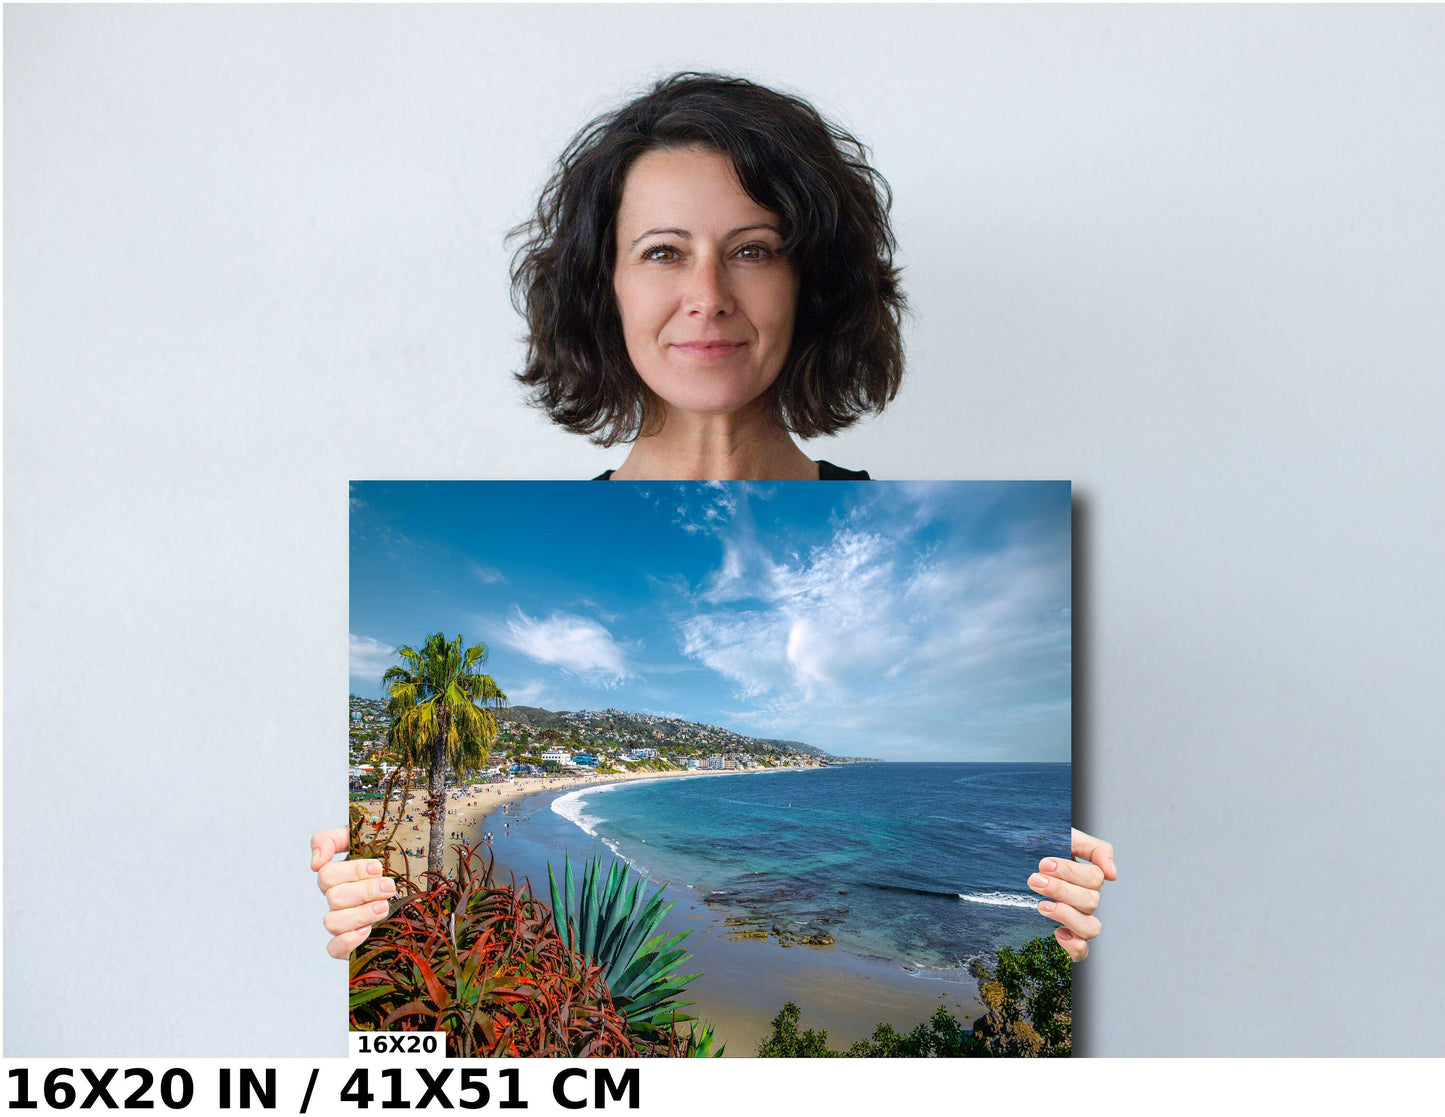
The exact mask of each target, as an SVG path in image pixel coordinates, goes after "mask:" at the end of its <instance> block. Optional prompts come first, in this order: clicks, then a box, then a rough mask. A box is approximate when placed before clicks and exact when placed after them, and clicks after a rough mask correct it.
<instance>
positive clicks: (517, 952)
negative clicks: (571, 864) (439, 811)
mask: <svg viewBox="0 0 1445 1117" xmlns="http://www.w3.org/2000/svg"><path fill="white" fill-rule="evenodd" d="M458 851H459V858H458V861H459V863H458V867H457V875H456V878H455V879H452V878H448V877H445V876H442V875H441V874H439V873H432V872H428V873H426V874H425V880H426V888H425V890H424V891H419V892H415V893H413V894H412V895H410V896H407V897H406V898H405V899H404V900H402V901H401V902H400V904H399V905H398V907H397V909H396V911H395V912H394V913H393V914H392V915H391V917H390V918H388V919H386V920H383V921H382V922H381V923H379V924H377V925H376V927H375V929H374V930H373V931H372V933H371V935H370V937H368V938H367V940H366V941H365V942H364V943H363V944H362V946H361V947H360V948H358V949H357V951H356V952H355V953H354V954H353V955H352V958H351V1027H352V1028H353V1030H360V1031H441V1032H445V1033H446V1034H447V1054H448V1055H452V1056H458V1057H463V1058H468V1057H480V1056H493V1057H505V1056H524V1055H527V1056H531V1055H559V1056H572V1057H577V1056H586V1055H596V1056H607V1057H613V1058H617V1057H627V1056H635V1055H641V1054H649V1053H652V1051H651V1049H650V1048H649V1046H648V1045H647V1044H646V1043H645V1042H644V1041H641V1040H639V1039H638V1037H635V1036H633V1035H632V1034H631V1033H630V1031H629V1030H628V1025H627V1019H626V1017H625V1016H624V1015H623V1014H622V1013H621V1012H619V1011H618V1010H617V1008H616V1007H615V1006H614V1005H613V1003H612V997H611V995H610V994H609V993H608V991H607V986H606V984H605V982H604V981H603V980H602V971H601V969H600V968H599V967H598V966H595V965H591V964H590V963H589V962H588V960H587V959H585V958H583V957H580V956H579V955H577V954H576V953H574V952H573V951H572V950H570V949H569V948H568V946H567V944H566V943H565V942H563V940H562V939H561V938H560V937H559V936H558V934H557V930H556V927H555V925H554V923H553V920H552V917H551V913H550V911H549V910H548V909H547V907H546V906H545V905H544V904H542V903H540V902H539V901H538V900H537V899H536V898H534V897H533V896H532V895H531V893H530V891H529V890H528V889H527V888H526V887H525V886H524V887H523V888H521V889H517V888H516V887H515V885H513V886H510V887H509V886H496V885H494V883H493V881H492V862H491V858H490V856H487V857H485V858H484V857H483V853H482V851H481V850H480V849H477V848H472V847H468V846H461V847H458ZM671 1046H675V1043H672V1044H664V1045H662V1047H663V1050H659V1051H657V1052H656V1053H658V1054H664V1053H671V1052H670V1051H668V1050H667V1048H669V1047H671Z"/></svg>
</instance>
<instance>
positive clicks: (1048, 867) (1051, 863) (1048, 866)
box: [1039, 857, 1059, 873]
mask: <svg viewBox="0 0 1445 1117" xmlns="http://www.w3.org/2000/svg"><path fill="white" fill-rule="evenodd" d="M1039 868H1040V869H1041V870H1043V871H1044V872H1046V873H1054V872H1058V869H1059V863H1058V862H1057V861H1055V860H1054V859H1053V858H1052V857H1050V858H1049V859H1048V860H1047V861H1045V862H1044V863H1043V864H1042V865H1040V866H1039Z"/></svg>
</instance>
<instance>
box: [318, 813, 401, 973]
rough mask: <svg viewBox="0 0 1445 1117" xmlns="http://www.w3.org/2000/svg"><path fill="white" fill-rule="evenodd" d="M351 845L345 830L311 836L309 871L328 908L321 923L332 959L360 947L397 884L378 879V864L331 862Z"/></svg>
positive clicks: (339, 828) (365, 861)
mask: <svg viewBox="0 0 1445 1117" xmlns="http://www.w3.org/2000/svg"><path fill="white" fill-rule="evenodd" d="M350 842H351V834H350V832H349V831H348V830H347V828H346V827H345V826H341V827H338V828H337V829H335V830H322V831H321V832H320V833H319V834H312V835H311V868H312V871H314V872H315V873H316V886H317V887H318V888H320V889H321V891H322V892H325V893H326V903H327V905H328V906H329V908H330V910H329V911H328V912H327V913H326V917H325V918H324V919H323V920H322V921H321V922H322V923H323V924H325V926H326V929H327V930H328V931H330V932H331V941H330V942H329V943H327V944H326V953H327V954H330V955H331V957H333V958H345V957H346V956H347V955H348V954H350V953H351V952H352V951H353V950H355V949H356V948H357V947H358V946H360V945H361V943H362V942H363V941H364V940H365V938H366V936H367V935H369V934H371V925H372V924H373V923H375V922H376V921H377V920H379V919H382V918H384V917H385V915H386V912H387V908H388V906H389V905H388V903H387V900H388V899H389V898H390V897H392V896H395V895H396V881H394V880H392V879H391V878H390V877H386V876H382V875H381V862H380V861H377V860H375V859H372V858H362V859H360V860H356V861H332V860H331V859H332V858H333V857H335V856H336V855H337V854H338V853H344V852H345V851H346V850H347V849H348V848H350Z"/></svg>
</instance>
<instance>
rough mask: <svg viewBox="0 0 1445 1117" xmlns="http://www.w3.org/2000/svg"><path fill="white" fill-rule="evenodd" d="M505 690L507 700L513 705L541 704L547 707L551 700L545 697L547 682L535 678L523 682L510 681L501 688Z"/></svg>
mask: <svg viewBox="0 0 1445 1117" xmlns="http://www.w3.org/2000/svg"><path fill="white" fill-rule="evenodd" d="M503 689H505V690H506V692H507V702H508V703H509V704H510V705H513V706H542V707H547V708H550V707H548V706H547V704H548V702H550V701H552V700H551V699H549V698H548V697H547V684H546V683H543V682H541V681H540V680H537V679H529V680H527V681H526V682H525V683H512V684H510V685H509V686H507V687H505V688H503Z"/></svg>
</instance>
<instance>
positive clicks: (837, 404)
mask: <svg viewBox="0 0 1445 1117" xmlns="http://www.w3.org/2000/svg"><path fill="white" fill-rule="evenodd" d="M891 201H892V195H891V192H890V190H889V188H888V184H887V182H886V181H885V180H884V178H883V176H882V175H881V174H879V173H878V171H876V170H875V169H874V168H873V167H872V166H871V165H869V162H868V152H867V149H866V148H865V147H864V146H863V145H862V144H861V143H860V142H859V141H858V140H856V139H855V138H853V137H852V136H851V135H849V134H848V133H847V132H845V131H844V130H842V129H841V128H838V127H837V126H835V125H832V124H829V123H828V122H827V121H826V120H824V119H823V118H822V117H821V116H820V115H819V113H818V112H817V110H816V109H814V108H813V106H812V105H810V104H808V103H807V102H806V101H804V100H801V99H800V98H798V97H795V96H791V95H789V94H785V93H781V92H778V91H776V90H772V89H769V88H766V87H764V86H761V85H757V84H755V83H753V82H750V81H747V80H744V79H742V78H735V77H726V76H720V75H715V74H694V73H681V74H675V75H673V76H672V77H669V78H667V79H665V80H663V81H661V82H659V83H657V85H655V86H654V87H653V88H652V89H651V90H650V91H649V92H647V93H646V94H644V95H643V96H641V97H638V98H636V99H634V100H632V101H630V102H628V103H627V104H625V105H623V106H622V107H621V108H620V109H617V110H616V111H614V112H611V113H607V114H604V115H603V116H601V117H599V118H597V119H596V120H594V121H592V122H591V123H589V124H588V125H587V126H586V127H584V128H583V129H582V131H581V132H579V133H578V134H577V136H576V138H574V139H573V141H572V142H571V143H570V144H569V145H568V147H567V149H566V150H565V151H564V152H563V153H562V156H561V158H560V159H559V161H558V166H557V168H556V171H555V173H554V174H553V176H552V178H551V180H550V181H549V182H548V183H547V185H546V187H545V188H544V189H543V191H542V194H541V197H540V199H539V201H538V203H537V208H536V212H535V214H534V216H533V218H532V220H531V221H530V222H528V223H527V224H526V225H525V226H523V227H522V229H519V230H518V231H517V232H518V233H519V234H521V235H523V236H524V237H525V239H524V243H523V244H522V246H521V248H520V250H519V251H518V253H517V256H516V258H515V260H514V264H513V270H512V290H513V297H514V302H515V304H516V306H517V309H518V310H519V311H520V312H521V313H522V315H523V316H524V317H525V318H526V320H527V326H528V337H527V357H526V364H525V367H524V368H523V369H522V371H521V372H520V373H518V374H517V379H518V380H519V381H520V382H521V383H522V384H524V385H525V386H526V387H527V388H528V389H529V394H530V399H531V401H532V402H533V403H534V404H536V405H537V406H539V407H541V408H542V409H544V410H545V411H546V412H547V414H548V415H549V417H550V418H552V419H553V420H554V421H555V422H557V423H559V424H561V425H562V426H563V427H565V428H566V429H568V430H569V431H572V432H574V433H577V434H582V435H586V436H588V437H589V438H591V439H592V441H594V442H596V443H598V444H599V445H603V446H615V445H618V444H627V445H628V446H629V447H630V448H629V450H628V453H627V456H626V457H625V458H624V459H623V461H622V463H621V465H619V466H618V467H617V468H616V469H613V470H608V471H607V472H605V473H603V474H602V475H601V476H600V477H598V478H596V480H639V481H652V480H674V481H693V480H697V481H705V480H716V481H732V480H812V481H818V480H824V481H826V480H867V479H868V473H867V471H865V470H857V471H854V470H848V469H842V468H840V467H838V466H835V465H833V464H832V463H830V462H827V461H815V460H813V459H812V458H810V457H809V456H808V455H807V454H805V453H804V452H803V451H802V450H801V449H800V448H799V446H798V444H797V443H796V442H795V441H794V438H795V437H796V438H802V439H811V438H816V437H819V436H823V435H831V434H835V433H837V432H838V431H840V430H842V429H844V428H845V427H848V426H850V425H852V424H853V423H854V422H856V421H857V420H858V419H859V418H861V417H862V416H864V415H866V414H877V413H879V412H881V411H882V410H883V409H884V407H885V406H886V405H887V404H888V403H889V402H890V401H892V399H893V398H894V396H895V395H896V394H897V391H898V386H899V382H900V380H901V378H902V375H903V342H902V333H901V328H900V327H901V319H902V315H903V312H904V310H905V306H906V303H905V299H904V295H903V292H902V290H901V288H900V286H899V282H898V272H897V269H896V268H895V267H894V265H893V252H894V250H895V248H896V242H895V240H894V236H893V231H892V228H891V227H890V225H889V220H888V210H889V206H890V204H891ZM547 786H551V781H548V784H547ZM347 841H348V834H347V830H346V829H345V828H344V827H342V828H340V829H336V830H327V831H323V832H321V833H318V834H315V835H313V836H312V839H311V849H312V856H311V868H312V870H313V871H315V872H316V874H317V884H318V886H319V887H320V888H321V890H322V891H323V892H325V893H326V898H327V903H328V907H329V911H328V912H327V914H326V917H325V920H324V923H325V926H326V929H327V931H328V932H330V934H331V936H332V938H331V941H330V943H329V944H328V946H327V950H328V952H329V953H330V954H331V955H332V956H333V957H336V958H345V957H346V956H347V955H348V954H350V952H351V951H352V950H354V949H355V948H356V947H357V946H358V945H359V944H360V943H361V942H362V940H364V939H365V938H366V936H367V934H368V933H369V932H370V930H371V926H372V924H373V923H375V922H376V921H377V920H379V919H381V918H382V917H384V916H385V914H386V912H387V909H388V902H387V901H388V899H389V898H390V897H392V896H393V895H394V894H395V892H396V884H395V882H394V881H393V880H391V879H390V878H388V877H385V876H383V875H382V867H381V864H380V863H379V862H377V861H375V860H370V859H367V860H356V861H341V862H335V863H333V862H332V860H331V859H332V858H333V857H334V856H335V855H336V854H337V853H340V852H343V851H344V850H346V848H347ZM1070 854H1071V855H1060V856H1057V857H1048V858H1045V859H1043V860H1042V861H1040V862H1039V871H1038V872H1037V873H1035V874H1034V875H1032V876H1030V877H1029V881H1028V886H1029V888H1030V889H1031V890H1033V891H1034V892H1037V893H1039V894H1040V895H1042V896H1044V897H1045V899H1043V900H1042V901H1041V902H1040V903H1039V911H1040V912H1041V913H1042V914H1044V915H1046V916H1048V917H1049V918H1051V919H1053V920H1055V921H1057V922H1058V923H1059V924H1060V926H1059V927H1058V928H1056V929H1055V931H1054V935H1055V938H1056V939H1057V940H1058V942H1059V944H1060V945H1061V946H1062V947H1063V948H1064V949H1065V950H1066V951H1067V952H1068V954H1069V956H1070V958H1072V959H1073V960H1074V961H1079V960H1080V959H1082V958H1084V957H1085V956H1086V955H1087V954H1088V952H1089V940H1090V939H1092V938H1094V937H1095V936H1097V935H1098V933H1099V930H1100V924H1099V920H1098V919H1097V918H1096V917H1095V916H1094V911H1095V909H1096V908H1097V906H1098V903H1099V889H1100V887H1101V886H1102V884H1103V882H1104V881H1105V880H1114V879H1116V877H1117V872H1116V870H1115V866H1114V851H1113V847H1112V846H1111V845H1110V844H1109V843H1108V842H1105V841H1100V840H1099V839H1097V838H1093V837H1090V836H1089V835H1088V834H1085V833H1083V832H1082V831H1079V830H1074V831H1073V836H1072V849H1071V851H1070ZM1075 857H1077V858H1082V859H1083V860H1082V861H1075V860H1074V859H1073V858H1075Z"/></svg>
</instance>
